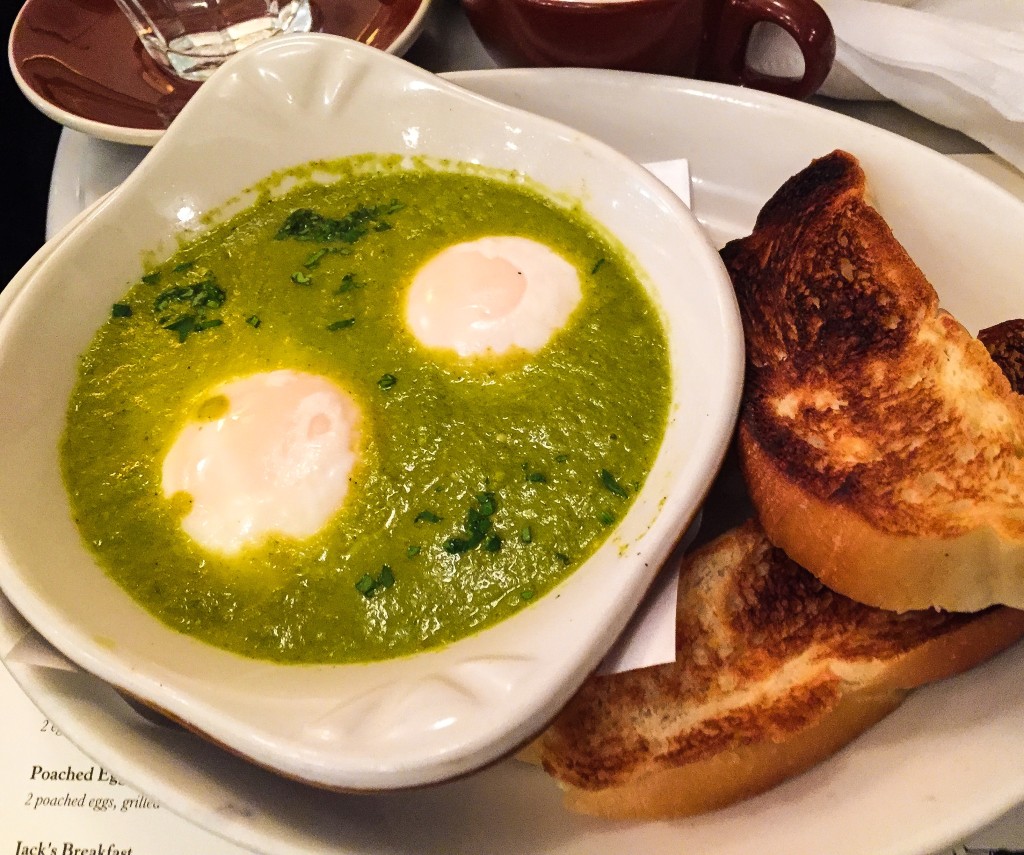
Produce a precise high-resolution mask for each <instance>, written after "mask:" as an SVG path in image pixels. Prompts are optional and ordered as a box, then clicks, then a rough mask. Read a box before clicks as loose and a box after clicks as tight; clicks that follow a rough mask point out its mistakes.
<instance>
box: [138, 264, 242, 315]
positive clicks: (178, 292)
mask: <svg viewBox="0 0 1024 855" xmlns="http://www.w3.org/2000/svg"><path fill="white" fill-rule="evenodd" d="M175 270H177V268H175ZM225 299H226V295H225V293H224V289H223V288H221V287H220V286H219V285H218V284H217V280H216V278H215V277H214V275H213V274H212V273H210V272H208V271H207V274H206V276H204V277H203V278H202V279H200V280H199V281H197V282H192V283H190V284H188V285H178V286H176V287H174V288H168V289H167V290H166V291H161V292H160V293H159V294H158V295H157V297H156V299H155V300H154V301H153V311H154V312H156V313H157V314H160V313H161V312H164V311H166V310H167V309H169V308H170V307H172V306H175V305H185V306H189V307H191V308H193V309H219V308H220V307H221V306H223V305H224V301H225Z"/></svg>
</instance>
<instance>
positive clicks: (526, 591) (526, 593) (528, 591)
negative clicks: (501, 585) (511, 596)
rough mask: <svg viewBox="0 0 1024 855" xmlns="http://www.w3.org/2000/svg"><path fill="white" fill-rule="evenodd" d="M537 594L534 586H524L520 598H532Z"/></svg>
mask: <svg viewBox="0 0 1024 855" xmlns="http://www.w3.org/2000/svg"><path fill="white" fill-rule="evenodd" d="M536 595H537V594H536V592H535V591H534V590H533V588H523V590H521V591H520V592H519V599H520V600H532V599H533V598H534V597H535V596H536Z"/></svg>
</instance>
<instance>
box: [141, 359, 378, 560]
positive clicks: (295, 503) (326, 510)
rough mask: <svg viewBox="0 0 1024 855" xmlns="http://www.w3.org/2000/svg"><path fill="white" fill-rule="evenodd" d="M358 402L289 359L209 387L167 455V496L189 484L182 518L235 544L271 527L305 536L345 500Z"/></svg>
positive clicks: (191, 530) (224, 545)
mask: <svg viewBox="0 0 1024 855" xmlns="http://www.w3.org/2000/svg"><path fill="white" fill-rule="evenodd" d="M361 424H362V418H361V414H360V410H359V407H358V406H357V405H356V404H355V402H354V401H353V400H352V398H351V397H350V396H349V395H348V394H347V393H346V392H345V391H344V390H343V389H341V388H340V387H339V386H338V385H337V384H335V383H334V382H333V381H331V380H329V379H328V378H326V377H323V376H320V375H317V374H310V373H304V372H299V371H292V370H288V369H282V370H277V371H270V372H263V373H257V374H250V375H247V376H245V377H241V378H239V379H237V380H232V381H230V382H228V383H225V384H223V385H220V386H217V387H215V388H213V389H210V390H209V393H208V395H207V397H206V398H205V400H204V403H203V404H201V405H200V407H199V410H198V413H197V418H195V419H193V420H192V421H190V422H188V423H187V424H186V425H185V427H184V428H183V429H182V430H181V432H180V433H179V434H178V436H177V437H176V438H175V439H174V441H173V443H172V444H171V447H170V448H169V450H168V452H167V454H166V456H165V457H164V460H163V466H162V470H161V478H162V490H163V494H164V496H166V497H171V496H173V495H174V494H176V493H180V492H184V493H187V494H188V495H189V496H190V497H191V508H190V510H189V512H188V513H187V514H186V515H185V516H184V517H182V519H181V527H182V529H183V530H184V531H185V533H186V534H188V535H189V536H190V537H191V538H192V539H193V540H195V541H196V542H197V543H198V544H199V545H200V546H202V547H204V548H205V549H208V550H211V551H213V552H218V553H225V554H235V553H238V552H240V551H241V550H243V549H245V548H247V547H250V546H253V545H255V544H258V543H259V542H260V541H262V540H264V539H265V538H266V537H267V536H268V535H271V534H278V535H284V536H286V537H292V538H307V537H310V536H311V535H314V534H316V533H317V532H318V531H320V530H321V529H322V528H323V527H324V525H325V523H326V522H327V521H328V520H329V519H330V518H331V517H332V516H334V515H335V514H336V513H337V512H338V510H339V509H340V508H341V506H342V504H343V502H344V500H345V497H346V495H347V494H348V490H349V476H350V474H351V472H352V470H353V468H354V467H355V465H356V463H357V461H358V457H359V450H358V449H359V438H360V427H361Z"/></svg>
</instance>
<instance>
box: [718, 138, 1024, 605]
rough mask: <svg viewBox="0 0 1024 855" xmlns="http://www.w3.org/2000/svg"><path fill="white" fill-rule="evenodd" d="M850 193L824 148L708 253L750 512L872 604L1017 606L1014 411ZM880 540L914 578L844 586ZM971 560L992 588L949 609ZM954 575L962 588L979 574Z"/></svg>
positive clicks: (968, 343) (996, 374)
mask: <svg viewBox="0 0 1024 855" xmlns="http://www.w3.org/2000/svg"><path fill="white" fill-rule="evenodd" d="M864 194H865V178H864V173H863V170H862V169H861V168H860V166H859V164H858V163H857V161H856V159H855V158H853V157H852V156H851V155H849V154H847V153H845V152H838V151H837V152H834V153H832V154H830V155H828V156H826V157H824V158H821V159H819V160H817V161H814V162H813V163H812V164H811V165H810V166H809V167H807V168H806V169H805V170H803V171H802V172H801V173H799V174H798V175H796V176H794V177H793V178H792V179H790V180H789V181H787V182H786V183H785V184H783V185H782V187H780V189H779V191H778V192H777V193H776V194H775V196H773V197H772V199H771V200H770V201H769V202H768V203H767V204H766V205H765V207H764V209H763V210H762V212H761V214H760V215H759V217H758V219H757V225H756V227H755V229H754V231H753V233H752V234H751V235H750V236H748V237H746V238H742V239H739V240H735V241H732V242H730V243H729V244H727V245H726V246H725V247H724V248H723V250H722V258H723V260H724V261H725V264H726V267H727V268H728V269H729V272H730V275H731V276H732V280H733V283H734V286H735V288H736V294H737V298H738V301H739V305H740V311H741V315H742V318H743V325H744V333H745V336H746V341H747V373H746V381H745V387H744V397H743V401H742V404H741V412H740V428H739V437H740V449H741V461H742V465H743V467H744V472H745V476H746V479H747V481H748V484H750V486H751V494H752V498H753V500H754V504H755V507H756V508H757V511H758V513H759V515H760V516H761V517H762V522H763V523H764V524H765V527H766V530H767V532H768V534H769V536H770V537H771V538H772V539H773V541H775V542H776V543H778V544H779V545H780V546H782V547H783V548H785V549H786V550H787V551H788V552H789V554H791V555H792V556H793V557H794V558H795V559H797V560H798V561H801V562H802V563H803V564H804V565H805V566H807V567H808V568H810V569H811V570H812V571H813V572H814V573H815V574H817V575H818V576H819V577H820V578H822V580H823V581H824V582H826V584H829V585H830V586H832V587H834V588H836V589H838V590H841V591H843V592H844V593H847V594H850V595H852V596H856V597H857V598H858V599H863V600H864V601H866V602H871V603H873V604H874V605H878V606H883V607H886V608H892V609H907V608H921V607H924V606H928V605H937V606H940V607H944V608H950V609H962V610H967V609H976V608H980V607H982V606H983V605H986V604H989V603H992V602H1004V603H1009V604H1011V605H1020V604H1021V603H1024V573H1022V572H1021V571H1022V568H1024V565H1022V564H1021V561H1022V560H1024V559H1022V558H1021V556H1022V555H1024V398H1021V396H1019V395H1017V394H1016V393H1014V392H1013V390H1012V389H1011V387H1010V384H1009V382H1008V380H1007V378H1006V377H1004V376H1003V373H1002V372H1001V371H1000V368H999V366H998V365H997V364H996V363H995V362H994V361H993V359H992V358H991V357H990V356H989V354H988V352H987V351H986V349H985V347H984V345H983V344H982V343H981V342H980V341H978V340H977V339H975V338H974V337H972V336H971V335H970V334H969V333H968V332H967V330H966V329H964V328H963V327H962V326H961V325H960V324H959V323H958V322H957V321H956V319H954V318H953V317H952V316H951V315H949V314H948V313H946V312H945V311H943V310H942V309H941V308H940V307H939V303H938V298H937V295H936V293H935V291H934V289H933V288H932V286H931V285H930V284H929V283H928V281H927V279H926V278H925V276H924V274H923V273H922V272H921V270H920V269H919V268H918V267H917V265H916V264H914V262H913V261H912V260H911V258H910V257H909V255H908V254H907V252H906V251H905V249H904V248H903V247H902V245H900V243H899V242H898V241H897V240H896V238H895V237H894V236H893V234H892V232H891V230H890V229H889V227H888V225H887V224H886V223H885V221H884V220H883V218H882V217H881V216H880V215H879V213H878V212H877V211H876V210H875V209H874V208H872V207H871V206H870V205H869V204H868V203H867V202H866V200H865V198H864ZM815 520H818V521H820V522H821V523H822V525H821V526H820V528H821V532H820V533H819V535H818V542H817V543H810V542H809V541H810V537H811V534H810V533H809V529H810V528H811V527H813V526H814V521H815ZM802 538H807V539H808V542H807V543H800V542H799V541H800V540H801V539H802ZM957 540H960V541H961V542H960V543H955V542H954V541H957ZM890 542H891V543H894V544H895V547H894V548H896V549H897V550H899V551H901V553H902V554H904V555H905V556H906V557H907V560H908V561H909V562H910V563H911V564H915V563H916V564H917V565H918V566H917V567H916V568H915V567H911V569H910V571H909V572H910V573H911V575H912V574H913V573H919V574H921V575H920V577H919V578H909V577H908V578H907V579H905V580H899V579H897V580H894V581H892V583H891V584H892V588H893V590H892V592H889V591H887V590H884V587H885V585H884V584H883V585H882V587H881V588H879V590H878V591H877V592H876V591H874V590H872V588H873V585H874V582H873V581H867V582H865V583H864V585H863V586H860V587H858V585H857V584H856V582H857V580H856V579H854V582H852V583H851V582H848V581H847V579H851V578H853V577H856V576H861V577H869V576H871V577H878V574H879V573H881V574H883V575H884V573H885V572H886V570H885V565H886V555H885V554H884V553H885V551H886V549H887V547H888V545H889V543H890ZM925 542H927V550H926V551H924V552H922V553H921V555H920V556H919V558H920V560H917V561H916V562H915V559H914V554H913V550H914V548H915V544H916V543H925ZM1007 544H1009V545H1010V547H1009V549H1007ZM947 547H949V548H947ZM1014 550H1018V552H1017V553H1016V555H1015V554H1014ZM971 555H973V556H974V558H975V563H976V564H980V562H982V561H990V560H996V561H998V562H1000V563H999V564H998V567H997V568H994V569H993V571H992V572H993V576H998V577H999V578H998V579H995V580H994V581H992V583H991V584H990V585H988V589H987V590H986V589H985V585H986V583H985V582H984V580H982V585H981V586H975V594H974V595H972V596H971V597H969V598H967V599H963V600H961V599H960V591H959V588H961V587H963V586H962V585H960V583H959V582H958V580H957V578H956V576H957V574H958V573H959V572H960V570H959V568H960V566H961V565H962V564H963V560H962V559H964V557H965V556H967V557H970V556H971ZM934 561H938V566H936V568H935V575H936V576H937V577H940V576H943V575H944V574H945V575H947V576H948V577H949V578H948V579H947V580H946V581H939V582H937V583H936V590H935V591H934V592H929V591H926V590H923V588H927V587H928V585H929V584H930V583H929V581H928V580H927V579H925V578H924V576H925V575H926V573H927V572H930V571H929V568H927V567H922V566H921V565H924V564H929V563H930V562H934ZM840 565H842V566H840ZM968 575H971V576H972V578H970V579H969V580H967V581H968V582H969V583H970V584H972V585H973V584H974V583H975V581H976V579H975V578H974V577H978V578H980V577H981V576H982V575H983V573H982V571H981V570H980V569H977V568H976V569H975V570H971V571H968ZM1017 579H1019V580H1020V581H1016V580H1017ZM886 584H888V583H886ZM933 595H934V597H933Z"/></svg>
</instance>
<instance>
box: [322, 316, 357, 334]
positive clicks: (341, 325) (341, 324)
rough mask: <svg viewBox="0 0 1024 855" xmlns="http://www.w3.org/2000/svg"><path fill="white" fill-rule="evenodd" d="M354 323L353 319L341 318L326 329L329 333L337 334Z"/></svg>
mask: <svg viewBox="0 0 1024 855" xmlns="http://www.w3.org/2000/svg"><path fill="white" fill-rule="evenodd" d="M355 322H356V319H355V318H342V319H341V320H340V321H332V322H331V323H329V324H328V325H327V329H328V330H330V331H331V332H337V331H338V330H344V329H348V328H349V327H350V326H352V325H353V324H354V323H355Z"/></svg>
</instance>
